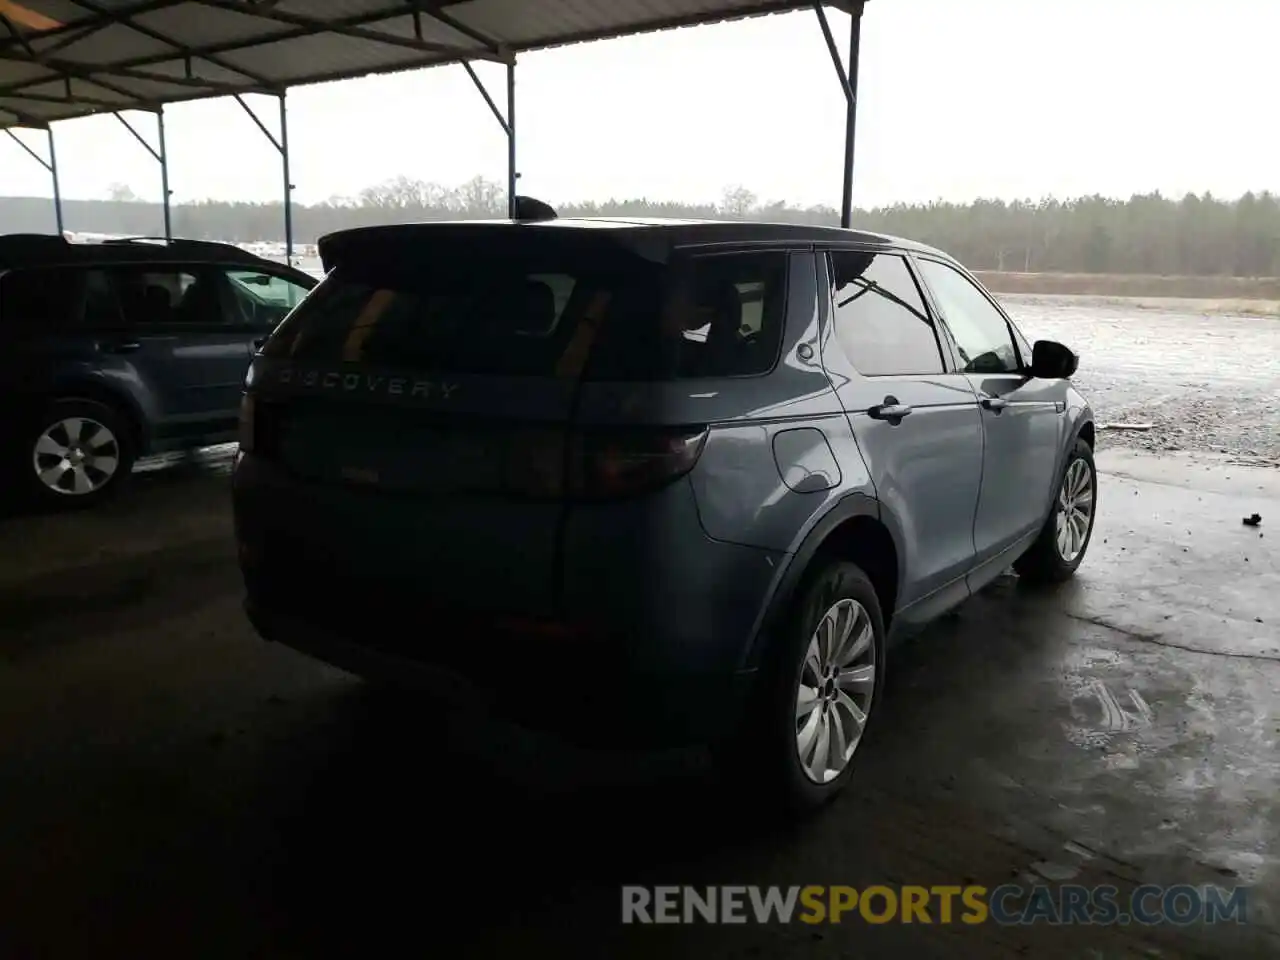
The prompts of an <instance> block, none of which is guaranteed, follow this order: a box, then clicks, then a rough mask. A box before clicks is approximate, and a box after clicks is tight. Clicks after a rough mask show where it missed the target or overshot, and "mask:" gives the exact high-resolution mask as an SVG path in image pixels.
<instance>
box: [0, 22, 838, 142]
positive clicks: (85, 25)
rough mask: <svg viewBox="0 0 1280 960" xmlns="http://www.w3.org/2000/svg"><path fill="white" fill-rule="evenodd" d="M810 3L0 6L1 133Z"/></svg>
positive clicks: (509, 54) (506, 55)
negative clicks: (113, 112)
mask: <svg viewBox="0 0 1280 960" xmlns="http://www.w3.org/2000/svg"><path fill="white" fill-rule="evenodd" d="M812 5H813V4H812V2H811V0H0V129H3V128H5V127H13V126H33V127H42V126H45V125H47V124H48V123H49V122H51V121H54V120H64V119H67V118H70V117H80V116H87V115H90V114H94V113H104V112H107V111H111V110H124V109H151V110H153V109H156V108H157V107H159V106H160V105H161V104H164V103H172V102H175V101H179V100H197V99H201V98H204V97H218V96H226V95H227V94H230V93H254V92H260V93H267V92H278V91H280V90H282V89H284V88H286V87H291V86H296V85H299V84H305V83H318V82H321V81H326V80H340V79H346V78H349V77H356V76H363V75H365V74H370V73H388V72H392V71H396V70H408V69H413V68H418V67H429V66H435V65H438V64H443V63H457V62H459V61H466V60H497V61H503V62H506V61H508V60H509V59H510V58H511V57H512V56H514V55H515V54H517V53H521V52H524V51H527V50H536V49H542V48H545V47H552V46H559V45H561V44H568V43H577V42H581V41H586V40H598V39H605V38H609V37H618V36H624V35H628V34H634V33H643V32H646V31H651V30H662V29H666V28H670V27H678V26H692V25H695V24H703V23H711V22H715V21H720V20H730V19H738V18H742V17H751V16H760V15H763V14H768V13H780V12H784V11H788V10H795V9H799V8H804V7H811V6H812ZM835 5H837V6H843V5H844V4H839V3H837V4H835ZM6 34H7V35H6Z"/></svg>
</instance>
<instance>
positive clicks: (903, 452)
mask: <svg viewBox="0 0 1280 960" xmlns="http://www.w3.org/2000/svg"><path fill="white" fill-rule="evenodd" d="M819 260H820V265H822V266H824V267H825V272H826V274H827V277H828V281H829V282H828V291H827V292H826V293H824V295H823V304H822V306H823V307H824V309H826V310H828V311H830V313H831V315H832V317H833V319H834V322H833V323H832V324H829V325H828V333H827V334H826V335H824V337H823V346H822V360H823V365H824V366H825V367H826V369H827V373H828V375H829V376H830V377H831V381H832V383H833V384H834V385H835V388H836V392H837V393H838V394H839V397H840V402H841V405H842V406H843V407H844V409H845V411H846V413H847V414H848V417H849V422H850V424H851V426H852V427H853V433H854V436H855V438H856V439H857V442H858V448H859V450H860V451H861V453H862V457H863V460H864V461H865V462H866V464H867V469H868V470H869V471H870V473H871V479H872V482H873V483H874V484H875V488H876V496H877V497H878V498H879V500H880V502H881V504H882V505H883V506H884V508H885V510H886V511H888V513H889V514H890V515H891V517H890V518H889V519H890V520H891V523H890V525H891V526H895V527H897V530H898V534H899V537H898V539H899V546H900V549H901V551H902V554H903V556H902V558H901V560H902V568H903V573H902V577H903V579H902V583H901V586H900V589H899V604H900V606H901V607H902V608H907V607H910V606H911V605H912V604H915V603H918V602H920V601H926V600H930V599H932V600H934V601H936V602H937V603H938V604H939V605H941V606H946V605H949V604H950V603H951V602H954V600H955V599H956V596H955V594H956V593H960V594H963V595H967V593H968V587H967V586H966V585H965V582H964V575H965V574H966V573H968V571H969V567H970V565H971V564H972V563H973V557H974V542H973V518H974V512H975V511H976V509H977V505H978V492H979V488H980V486H981V483H982V417H981V413H980V411H979V407H978V398H977V396H976V394H975V393H974V390H973V387H972V386H971V385H970V383H969V381H968V380H967V379H966V378H965V377H964V376H963V375H961V374H959V373H956V372H954V370H953V368H952V364H951V362H950V353H949V348H948V346H947V344H946V342H945V340H944V338H942V337H940V336H939V331H938V330H937V328H936V324H935V320H934V317H933V315H932V314H931V312H930V310H929V308H928V306H927V305H926V302H925V299H924V296H923V294H922V292H921V290H920V287H919V285H918V283H917V281H916V279H915V277H914V275H913V273H912V270H911V267H910V266H909V264H908V261H907V259H906V257H904V256H903V255H902V254H900V253H895V252H892V251H884V250H833V251H831V252H830V253H829V254H828V255H827V256H824V257H820V258H819ZM948 588H950V589H948ZM932 609H933V605H932V603H924V604H921V606H919V607H917V608H916V612H918V614H919V616H920V618H921V619H927V618H928V617H929V616H930V610H932ZM908 618H909V619H910V618H911V615H909V616H908Z"/></svg>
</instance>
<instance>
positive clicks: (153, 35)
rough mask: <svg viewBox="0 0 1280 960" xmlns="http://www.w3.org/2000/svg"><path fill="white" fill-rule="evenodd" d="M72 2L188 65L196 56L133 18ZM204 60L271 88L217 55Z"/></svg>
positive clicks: (89, 0) (84, 2) (87, 2)
mask: <svg viewBox="0 0 1280 960" xmlns="http://www.w3.org/2000/svg"><path fill="white" fill-rule="evenodd" d="M71 2H72V3H74V4H75V5H76V6H77V7H80V8H81V9H83V10H88V11H89V12H90V13H92V14H94V15H95V16H97V17H108V18H110V20H111V22H112V23H116V24H119V25H120V26H122V27H127V28H128V29H130V30H132V31H133V32H134V33H139V34H141V35H142V36H144V37H147V38H148V39H150V40H155V41H156V42H158V43H163V44H164V45H165V46H167V47H172V48H173V50H174V52H175V53H177V54H179V55H180V56H182V57H184V58H186V59H187V62H188V65H189V64H190V60H191V57H192V56H193V55H194V54H193V50H192V48H191V46H190V45H188V44H185V43H181V42H179V41H177V40H175V39H173V37H170V36H168V35H167V34H164V33H161V32H160V31H159V30H154V29H152V28H151V27H147V26H143V25H142V24H140V23H138V22H137V21H135V20H134V19H132V17H125V16H121V15H119V14H113V13H112V12H111V11H110V10H107V9H106V8H105V7H102V6H101V5H99V4H98V3H95V2H92V0H71ZM99 29H101V28H99ZM95 32H96V31H95ZM77 39H81V38H77ZM202 59H204V60H208V61H209V62H210V63H212V64H213V65H214V66H215V67H220V68H221V69H223V70H227V71H229V72H231V73H238V74H239V75H240V76H242V77H246V78H248V79H249V80H251V81H252V82H253V83H255V84H257V85H258V86H260V87H269V86H271V81H270V80H268V79H267V78H266V77H264V76H263V75H262V74H260V73H255V72H253V71H252V70H246V69H244V67H238V66H236V65H235V64H234V63H232V62H231V61H230V60H227V59H225V58H224V57H220V56H219V55H218V54H216V53H211V54H206V55H204V57H203V58H202ZM188 73H190V69H189V66H188Z"/></svg>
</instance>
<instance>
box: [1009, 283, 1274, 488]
mask: <svg viewBox="0 0 1280 960" xmlns="http://www.w3.org/2000/svg"><path fill="white" fill-rule="evenodd" d="M1001 300H1002V301H1003V303H1004V304H1005V306H1006V307H1007V308H1008V309H1009V311H1010V312H1011V313H1012V314H1013V316H1014V318H1015V319H1016V320H1017V321H1018V323H1019V325H1020V326H1022V328H1023V330H1024V331H1025V332H1026V334H1027V336H1028V337H1031V338H1032V339H1035V338H1039V337H1044V338H1051V339H1054V340H1061V341H1062V342H1064V343H1066V344H1069V345H1070V346H1072V347H1074V348H1075V349H1076V350H1077V351H1078V352H1079V353H1080V355H1081V360H1080V372H1079V374H1077V376H1076V381H1077V383H1078V385H1079V387H1080V389H1081V390H1082V391H1083V392H1084V393H1085V395H1086V396H1088V398H1089V400H1090V402H1091V403H1092V404H1093V406H1094V409H1095V411H1096V412H1097V416H1098V421H1099V423H1108V422H1113V423H1114V422H1127V423H1150V424H1152V425H1153V428H1152V429H1151V430H1150V431H1148V432H1144V433H1130V432H1123V431H1112V432H1109V433H1108V434H1107V440H1106V442H1107V443H1108V444H1111V445H1117V446H1120V445H1123V446H1134V447H1141V448H1144V449H1147V450H1153V451H1170V450H1188V451H1205V452H1214V453H1226V454H1231V455H1232V456H1236V457H1248V458H1262V459H1266V460H1273V461H1280V319H1278V318H1275V317H1246V316H1238V315H1232V314H1226V313H1223V314H1212V313H1177V312H1173V311H1172V310H1152V309H1142V308H1139V307H1129V306H1126V305H1124V304H1122V303H1117V302H1115V301H1106V300H1102V299H1100V298H1090V297H1046V296H1032V295H1014V294H1006V295H1004V296H1003V297H1001ZM1278 465H1280V464H1278Z"/></svg>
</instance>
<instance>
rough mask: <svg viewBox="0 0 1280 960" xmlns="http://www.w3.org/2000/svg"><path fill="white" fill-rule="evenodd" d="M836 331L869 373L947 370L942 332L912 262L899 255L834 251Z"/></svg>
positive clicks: (856, 365)
mask: <svg viewBox="0 0 1280 960" xmlns="http://www.w3.org/2000/svg"><path fill="white" fill-rule="evenodd" d="M830 262H831V276H832V284H831V286H832V295H833V296H834V302H835V333H836V340H837V341H838V342H839V344H840V347H841V349H842V350H843V351H844V353H845V355H846V356H847V357H848V358H849V362H850V363H852V364H853V367H854V369H855V370H857V371H858V372H859V373H861V374H863V375H864V376H868V377H878V376H909V375H920V374H936V373H942V371H943V361H942V350H941V347H940V345H939V343H938V336H937V331H936V330H935V329H934V326H933V320H932V319H931V318H930V316H929V312H928V309H927V308H926V307H925V303H924V297H923V296H921V294H920V288H919V287H917V286H916V281H915V278H914V277H912V275H911V271H910V269H909V268H908V267H907V261H906V260H905V259H904V258H903V257H901V256H897V255H894V254H885V253H871V252H866V253H863V252H860V251H835V252H833V253H832V254H831V261H830Z"/></svg>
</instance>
